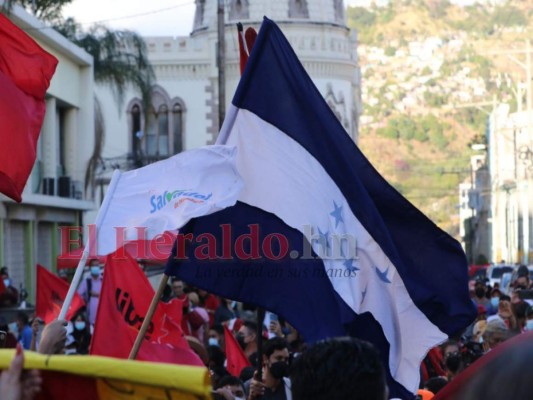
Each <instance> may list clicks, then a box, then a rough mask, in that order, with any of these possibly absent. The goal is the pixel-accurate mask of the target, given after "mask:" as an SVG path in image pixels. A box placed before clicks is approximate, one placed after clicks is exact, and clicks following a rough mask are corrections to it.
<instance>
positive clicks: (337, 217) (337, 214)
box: [329, 201, 344, 228]
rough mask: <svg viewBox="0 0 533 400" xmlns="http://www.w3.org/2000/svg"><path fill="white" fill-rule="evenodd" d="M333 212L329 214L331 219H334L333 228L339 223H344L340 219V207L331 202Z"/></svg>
mask: <svg viewBox="0 0 533 400" xmlns="http://www.w3.org/2000/svg"><path fill="white" fill-rule="evenodd" d="M333 207H334V209H333V211H332V212H330V213H329V215H331V216H332V217H333V218H335V228H336V227H337V226H338V225H339V222H344V220H343V219H342V206H338V205H337V203H335V201H333Z"/></svg>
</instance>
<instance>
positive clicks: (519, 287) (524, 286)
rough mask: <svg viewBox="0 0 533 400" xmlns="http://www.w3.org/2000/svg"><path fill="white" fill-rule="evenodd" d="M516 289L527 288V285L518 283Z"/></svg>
mask: <svg viewBox="0 0 533 400" xmlns="http://www.w3.org/2000/svg"><path fill="white" fill-rule="evenodd" d="M515 289H517V290H526V289H527V287H526V285H516V286H515Z"/></svg>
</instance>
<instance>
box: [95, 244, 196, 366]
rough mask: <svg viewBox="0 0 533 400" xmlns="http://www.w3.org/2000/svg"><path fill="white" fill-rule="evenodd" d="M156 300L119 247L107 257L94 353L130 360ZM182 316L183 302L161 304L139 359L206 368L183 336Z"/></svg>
mask: <svg viewBox="0 0 533 400" xmlns="http://www.w3.org/2000/svg"><path fill="white" fill-rule="evenodd" d="M119 255H120V257H119ZM153 297H154V289H152V286H151V285H150V282H148V279H147V278H146V276H145V275H144V273H143V272H142V270H141V269H140V268H139V266H138V264H137V262H136V261H135V260H134V259H133V258H131V256H130V255H128V254H127V253H126V252H125V251H124V250H123V249H122V248H120V249H118V250H117V251H116V252H115V253H112V254H110V255H109V256H107V258H106V264H105V273H104V281H103V284H102V291H101V293H100V302H99V304H98V313H97V315H96V323H95V329H94V335H93V340H92V343H91V354H95V355H102V356H108V357H117V358H128V356H129V354H130V351H131V349H132V347H133V343H134V342H135V338H136V337H137V333H138V332H139V329H140V328H141V325H142V322H143V321H144V317H145V316H146V313H147V311H148V308H149V307H150V302H151V301H152V298H153ZM181 315H182V307H181V303H178V302H171V303H162V302H160V303H159V304H158V306H157V309H156V311H155V314H154V317H153V318H152V322H151V323H150V327H149V328H148V331H147V333H146V335H145V338H144V339H145V340H144V341H143V343H142V345H141V348H140V350H139V354H138V355H137V360H142V361H156V362H167V363H173V364H187V365H204V364H203V363H202V361H201V360H200V358H199V357H198V356H197V355H196V354H195V353H194V352H193V351H192V350H191V349H190V347H189V345H188V344H187V340H186V339H185V337H184V336H183V332H182V331H181V328H180V321H181ZM113 338H120V340H113Z"/></svg>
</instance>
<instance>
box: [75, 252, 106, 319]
mask: <svg viewBox="0 0 533 400" xmlns="http://www.w3.org/2000/svg"><path fill="white" fill-rule="evenodd" d="M90 271H91V277H90V278H87V279H85V280H83V281H82V282H81V285H80V287H79V289H78V293H79V294H80V296H81V297H83V299H84V300H85V304H87V314H88V315H87V316H88V318H89V322H90V323H91V325H94V322H95V321H96V312H97V310H98V301H99V300H100V291H101V290H102V275H101V273H100V266H99V265H98V261H97V260H93V261H91V266H90Z"/></svg>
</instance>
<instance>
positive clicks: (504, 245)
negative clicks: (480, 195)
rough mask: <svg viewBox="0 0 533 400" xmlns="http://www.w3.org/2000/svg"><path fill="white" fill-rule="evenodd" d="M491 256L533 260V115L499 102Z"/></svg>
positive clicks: (492, 138) (494, 120) (493, 128)
mask: <svg viewBox="0 0 533 400" xmlns="http://www.w3.org/2000/svg"><path fill="white" fill-rule="evenodd" d="M489 169H490V175H491V183H492V186H491V195H492V196H491V197H492V199H491V226H492V260H493V261H500V260H502V259H503V260H505V261H506V262H513V263H514V262H521V263H524V264H528V263H533V219H532V215H533V115H532V114H528V113H527V112H517V113H511V114H510V113H509V106H507V105H500V106H499V107H498V108H497V109H496V110H495V112H493V113H492V115H491V118H490V135H489Z"/></svg>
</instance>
